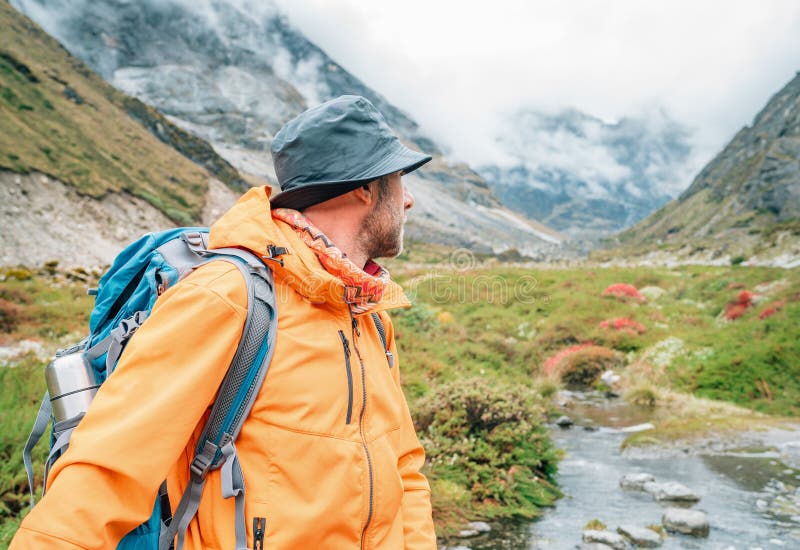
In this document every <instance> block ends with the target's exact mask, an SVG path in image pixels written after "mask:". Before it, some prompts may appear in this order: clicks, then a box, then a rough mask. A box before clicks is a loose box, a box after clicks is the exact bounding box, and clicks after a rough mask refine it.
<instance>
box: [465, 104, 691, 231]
mask: <svg viewBox="0 0 800 550" xmlns="http://www.w3.org/2000/svg"><path fill="white" fill-rule="evenodd" d="M496 142H497V148H498V150H499V151H500V152H501V153H502V154H503V155H505V156H506V157H507V158H506V160H505V162H503V163H502V164H494V165H485V166H482V167H480V168H479V169H478V172H479V173H480V174H481V175H482V176H483V177H484V178H486V180H487V181H488V182H489V184H490V186H491V188H492V190H493V191H494V192H495V193H496V194H497V195H498V197H500V199H501V200H502V202H503V203H504V204H506V205H507V206H509V208H512V209H514V210H516V211H517V212H520V213H522V214H524V215H526V216H529V217H532V218H534V219H537V220H540V221H541V222H543V223H545V224H547V225H549V226H551V227H553V228H555V229H557V230H559V231H563V232H565V233H567V234H569V235H570V236H572V237H575V238H578V239H586V240H597V238H598V237H601V236H604V235H608V234H610V233H613V232H616V231H620V230H622V229H624V228H626V227H629V226H631V225H632V224H634V223H636V222H638V221H640V220H641V219H642V218H644V217H645V216H647V215H648V214H650V213H651V212H653V211H654V210H656V209H657V208H659V207H661V206H663V205H664V204H666V203H667V202H668V201H669V200H670V199H672V198H674V197H675V196H676V195H677V194H678V193H679V192H680V191H682V190H683V189H684V188H685V182H687V181H689V178H690V177H691V176H692V175H693V174H690V173H687V163H688V161H689V159H690V153H691V147H690V145H689V133H688V131H687V130H686V129H685V128H684V127H682V126H681V125H679V124H678V123H677V122H675V121H673V120H672V119H670V118H669V117H668V116H667V115H666V114H665V113H663V112H655V113H650V114H649V115H648V116H647V117H641V118H624V119H621V120H619V121H618V122H615V123H607V122H604V121H602V120H600V119H598V118H595V117H592V116H589V115H587V114H585V113H583V112H580V111H576V110H566V111H562V112H559V113H556V114H544V113H541V112H538V111H533V110H530V109H523V110H520V111H518V112H516V113H515V114H514V116H513V117H510V118H509V119H508V120H507V121H506V124H505V127H504V128H503V129H502V134H501V135H500V136H499V137H498V138H497V139H496Z"/></svg>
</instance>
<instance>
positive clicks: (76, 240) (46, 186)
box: [0, 2, 243, 265]
mask: <svg viewBox="0 0 800 550" xmlns="http://www.w3.org/2000/svg"><path fill="white" fill-rule="evenodd" d="M0 28H2V32H0V225H1V226H2V231H0V264H2V265H9V264H14V263H18V262H23V263H29V264H37V263H41V262H44V261H49V260H60V261H62V263H67V264H72V265H74V264H75V263H83V264H85V265H86V264H90V265H91V264H96V263H100V262H105V261H108V260H109V259H110V258H112V257H113V254H114V253H115V252H116V251H118V250H119V248H120V246H122V245H123V244H124V243H125V242H127V241H129V240H130V239H131V238H133V237H135V236H137V235H139V234H141V233H142V232H144V231H147V230H153V229H161V228H164V227H169V226H172V225H175V224H177V223H198V222H200V221H201V220H202V218H203V215H204V212H206V211H209V209H211V210H213V209H214V208H213V207H211V205H210V203H209V197H212V196H213V197H214V198H215V199H216V198H217V197H219V196H220V193H217V192H215V193H213V194H212V193H210V192H209V189H210V182H213V185H212V186H213V188H214V189H215V190H217V191H220V192H221V193H222V194H226V195H227V196H226V198H223V199H220V204H227V203H228V202H230V200H231V197H235V196H236V195H237V193H236V192H234V191H233V190H232V189H231V188H230V187H228V186H226V185H225V184H223V183H221V181H220V180H222V181H225V182H227V183H228V184H229V185H230V186H233V187H241V186H242V185H243V182H242V180H241V178H240V177H239V174H238V172H237V171H236V170H235V169H234V168H233V167H232V166H231V165H230V164H228V163H227V162H226V161H224V160H223V159H222V158H221V157H219V156H218V155H217V154H216V153H215V152H214V151H213V150H212V149H211V147H209V145H208V144H207V143H205V142H203V141H202V140H200V139H197V138H196V137H194V136H192V135H191V134H188V133H187V132H185V131H183V130H181V129H180V128H178V127H176V126H174V125H173V124H172V123H170V122H169V121H168V120H167V119H166V118H164V117H163V116H162V115H160V114H159V113H158V112H156V111H155V110H153V109H152V108H150V107H147V106H146V105H144V104H143V103H141V102H140V101H138V100H136V99H134V98H131V97H128V96H125V95H124V94H122V93H120V92H118V91H117V90H115V89H114V88H113V87H111V86H109V85H108V84H106V83H105V82H104V81H103V80H102V79H101V78H99V77H98V76H97V75H95V74H94V73H92V72H91V71H90V70H89V69H88V68H87V67H86V66H85V65H84V64H83V63H81V62H80V61H78V60H77V59H75V58H74V57H72V56H71V55H69V54H68V53H67V52H66V51H65V50H64V49H63V48H62V47H61V46H60V45H59V44H58V42H56V41H55V40H54V39H53V38H51V37H50V36H48V35H47V34H46V33H45V32H44V31H42V30H41V29H40V28H39V27H38V26H37V25H35V24H34V23H33V22H31V21H30V20H28V19H27V18H25V17H23V16H22V15H20V14H19V13H18V12H17V11H15V10H14V9H13V8H12V7H11V6H9V4H8V3H7V2H0ZM166 142H169V143H170V144H169V145H168V144H167V143H166ZM217 209H218V208H217Z"/></svg>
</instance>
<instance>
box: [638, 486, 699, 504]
mask: <svg viewBox="0 0 800 550" xmlns="http://www.w3.org/2000/svg"><path fill="white" fill-rule="evenodd" d="M642 488H643V489H644V491H645V492H646V493H649V494H650V495H652V497H653V498H654V499H656V500H657V501H659V502H687V503H694V502H697V501H699V500H700V497H699V496H697V495H696V494H694V493H693V492H692V490H691V489H689V488H688V487H687V486H686V485H683V484H681V483H678V482H676V481H667V482H664V483H659V482H656V481H650V482H648V483H645V484H644V486H643V487H642Z"/></svg>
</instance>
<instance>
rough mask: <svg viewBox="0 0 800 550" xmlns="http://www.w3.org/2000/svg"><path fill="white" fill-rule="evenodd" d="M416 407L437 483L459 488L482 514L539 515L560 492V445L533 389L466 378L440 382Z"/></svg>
mask: <svg viewBox="0 0 800 550" xmlns="http://www.w3.org/2000/svg"><path fill="white" fill-rule="evenodd" d="M415 409H416V415H415V416H416V425H417V430H418V434H419V436H420V439H421V440H422V442H423V445H424V447H425V451H426V454H427V456H428V467H429V468H430V470H431V473H432V475H431V477H432V479H434V480H436V481H435V482H434V483H436V484H437V486H438V485H441V484H442V482H443V480H444V481H447V482H449V483H453V484H456V485H457V486H459V487H461V488H462V489H463V490H464V491H466V492H468V494H469V495H470V502H471V503H472V505H473V506H474V507H475V509H476V511H477V512H478V513H479V514H480V515H483V516H487V517H491V516H520V517H534V516H536V515H538V510H539V508H540V507H542V506H549V505H551V504H552V503H553V501H554V500H555V499H556V498H557V497H558V496H559V494H558V490H557V489H556V488H555V485H554V475H555V472H556V463H557V461H558V457H559V451H558V450H557V449H556V448H555V447H554V446H553V444H552V442H551V440H550V437H549V433H548V431H547V429H546V428H545V426H544V424H543V421H544V417H545V409H544V406H543V403H542V400H541V398H540V397H539V396H538V395H536V394H535V393H534V392H533V391H532V390H530V389H528V388H525V387H521V386H519V385H515V386H511V385H507V384H505V383H497V382H495V383H493V384H487V383H486V380H485V379H484V378H468V379H463V380H458V381H455V382H451V383H448V384H444V385H442V386H439V387H438V388H437V389H436V391H435V392H433V393H431V394H429V395H427V396H426V397H424V398H422V399H421V400H420V401H419V402H417V406H416V407H415ZM449 493H451V494H453V495H455V497H459V494H460V492H459V491H458V490H456V489H455V488H453V487H450V490H449ZM454 500H458V498H454ZM435 513H438V514H439V515H441V514H448V512H447V511H446V510H438V511H437V512H435Z"/></svg>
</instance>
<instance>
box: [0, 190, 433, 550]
mask: <svg viewBox="0 0 800 550" xmlns="http://www.w3.org/2000/svg"><path fill="white" fill-rule="evenodd" d="M209 244H210V246H211V247H213V248H219V247H225V246H241V247H245V248H248V249H250V250H252V251H254V252H256V253H258V254H259V255H264V254H266V250H267V246H268V245H270V244H274V245H276V246H282V247H285V248H286V249H287V250H288V254H286V255H285V256H282V259H283V260H284V265H283V266H282V267H281V266H280V265H277V264H274V265H272V268H273V271H274V274H275V283H276V293H277V296H278V312H279V313H278V315H279V321H278V335H277V342H276V345H275V353H274V356H273V359H272V363H271V365H270V367H269V371H268V373H267V376H266V379H265V381H264V385H263V387H262V389H261V392H260V394H259V395H258V398H257V400H256V401H255V404H254V406H253V409H252V412H251V413H250V416H249V418H248V419H247V421H246V422H245V423H244V426H243V427H242V431H241V433H240V435H239V437H238V439H237V441H236V447H237V450H238V453H239V459H240V462H241V466H242V470H243V473H244V479H245V487H246V504H245V509H246V512H245V513H246V521H247V524H248V542H249V544H250V545H251V547H252V536H253V534H252V531H251V530H252V527H253V518H257V517H258V518H260V517H263V518H266V535H265V537H264V547H265V548H270V549H275V550H278V549H287V550H288V549H292V550H298V549H317V548H325V549H328V548H330V549H339V548H342V549H350V548H352V549H358V548H365V549H369V548H381V549H390V550H395V549H403V548H406V549H434V548H436V538H435V534H434V530H433V522H432V519H431V506H430V489H429V486H428V482H427V480H426V479H425V477H424V476H423V475H422V474H421V473H420V471H419V470H420V467H421V466H422V464H423V462H424V453H423V450H422V448H421V446H420V444H419V441H418V440H417V437H416V434H415V432H414V428H413V425H412V422H411V418H410V415H409V411H408V407H407V405H406V401H405V398H404V397H403V393H402V391H401V388H400V380H399V373H398V365H397V364H395V365H394V367H393V368H390V367H389V364H388V361H387V358H386V355H385V353H384V349H383V345H382V343H381V341H380V338H379V335H378V332H377V329H376V327H375V324H374V322H373V320H372V319H371V317H370V315H369V314H364V315H361V316H355V317H354V320H353V319H351V315H350V310H349V307H348V305H347V304H346V303H345V302H344V299H343V292H344V287H343V284H342V282H341V281H340V280H339V279H338V278H336V277H334V276H333V275H331V274H329V273H328V272H327V271H325V270H324V269H323V268H322V267H321V265H320V263H319V261H318V260H317V258H316V256H315V255H314V253H313V252H312V251H311V250H310V249H309V248H308V247H307V246H306V245H305V243H303V242H302V240H301V239H300V238H299V237H298V236H297V235H296V234H295V232H294V230H293V229H292V228H291V227H289V226H288V225H286V224H284V223H283V222H274V221H273V220H272V218H271V216H270V213H269V200H268V195H267V193H266V192H265V190H264V188H258V189H252V190H250V191H249V192H248V193H247V194H245V195H244V196H243V197H242V199H240V201H239V202H238V203H237V204H236V205H235V206H234V207H233V208H232V209H231V210H230V211H229V212H228V213H227V214H225V215H224V216H223V217H222V218H221V219H220V220H219V221H218V222H217V223H216V224H214V226H213V227H212V229H211V234H210V243H209ZM246 302H247V298H246V289H245V284H244V280H243V278H242V276H241V274H240V273H239V271H238V269H237V268H236V267H234V266H232V265H231V264H229V263H227V262H221V261H218V262H212V263H210V264H207V265H205V266H203V267H201V268H199V269H197V270H196V271H195V272H194V273H192V274H191V275H189V276H188V277H187V278H186V279H184V280H183V281H182V282H181V283H179V284H178V285H176V286H175V287H173V288H172V289H170V290H168V291H167V292H166V293H164V295H163V296H161V297H160V298H159V300H158V301H157V303H156V305H155V307H154V309H153V312H152V314H151V317H150V318H149V319H148V321H147V322H146V323H145V324H144V325H143V326H142V327H141V329H140V330H139V331H138V332H137V333H136V335H135V336H134V337H133V338H132V340H131V342H130V343H129V345H128V348H127V349H126V351H125V353H124V355H123V357H122V359H121V360H120V362H119V364H118V367H117V371H116V372H115V373H114V376H112V377H111V378H109V380H108V381H107V382H106V383H105V384H104V385H103V386H102V388H101V389H100V391H99V392H98V394H97V396H96V398H95V401H94V402H93V404H92V407H91V410H90V411H89V413H88V414H87V415H86V417H85V418H84V420H83V422H82V423H81V425H80V427H79V428H78V429H77V430H76V431H75V433H74V434H73V437H72V442H71V445H70V448H69V450H68V451H67V453H66V454H65V455H64V456H63V457H61V458H60V459H59V460H58V462H57V463H56V464H55V466H54V468H53V470H52V472H51V476H50V478H49V480H48V491H47V494H46V495H45V497H44V498H43V499H42V501H41V502H40V503H39V504H38V505H37V506H36V507H35V508H34V509H33V510H32V511H31V513H30V514H29V515H28V516H27V517H26V518H25V520H24V521H23V522H22V525H21V527H20V529H19V531H18V532H17V534H16V536H15V538H14V540H13V541H12V543H11V548H12V549H14V550H17V549H22V548H26V549H37V550H38V549H46V548H114V547H115V546H116V544H117V542H118V541H119V540H120V539H121V538H122V537H123V536H124V535H125V534H126V533H128V532H129V531H130V530H132V529H133V528H134V527H136V526H137V525H138V524H140V523H141V522H143V521H144V520H145V519H146V518H147V517H148V516H149V514H150V512H151V510H152V505H153V502H154V501H155V498H156V494H157V492H158V487H159V485H160V484H161V482H162V480H164V479H165V478H166V479H167V487H168V490H169V497H170V502H171V505H172V509H173V510H174V509H175V508H176V507H177V504H178V500H179V499H180V496H181V494H182V492H183V490H184V488H185V487H186V485H187V482H188V472H189V462H190V461H191V458H192V455H193V450H194V447H195V441H196V439H197V438H198V437H199V434H200V431H201V429H202V426H203V421H204V420H205V418H206V417H207V415H208V413H209V411H210V406H211V404H212V402H213V399H214V395H215V392H216V391H217V388H218V387H219V385H220V383H221V381H222V378H223V376H224V374H225V372H226V369H227V366H228V365H229V364H230V362H231V360H232V358H233V354H234V352H235V351H236V346H237V343H238V339H239V337H240V335H241V332H242V328H243V324H244V320H245V315H246ZM408 305H409V303H408V300H407V299H406V298H405V296H404V294H403V293H402V290H401V289H400V287H399V286H397V285H396V284H394V283H390V284H389V287H388V288H387V289H386V291H385V292H384V296H383V298H382V300H381V302H380V303H379V304H378V306H377V309H376V310H373V311H381V310H386V309H389V308H393V307H407V306H408ZM381 319H382V320H383V323H384V326H385V327H386V332H387V341H388V343H389V346H390V349H391V351H392V352H393V353H394V355H395V357H396V356H397V354H396V348H395V344H394V333H393V330H392V325H391V322H390V320H389V318H388V316H387V315H386V314H385V313H381ZM343 339H345V340H346V341H347V345H346V346H345V344H344V342H343ZM348 351H349V353H348ZM348 363H349V367H350V374H351V376H350V377H349V382H348ZM187 442H188V444H187ZM220 491H221V488H220V477H219V471H216V472H212V473H211V474H210V475H209V478H208V481H207V483H206V486H205V490H204V493H203V498H202V501H201V504H200V509H199V512H198V514H197V516H196V518H195V519H194V520H193V521H192V523H191V524H190V526H189V530H188V533H187V535H186V544H185V548H186V549H187V550H188V549H198V550H199V549H220V550H222V549H225V550H227V549H230V548H233V546H234V538H235V537H234V502H233V499H227V500H226V499H223V498H222V497H221V493H220Z"/></svg>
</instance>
